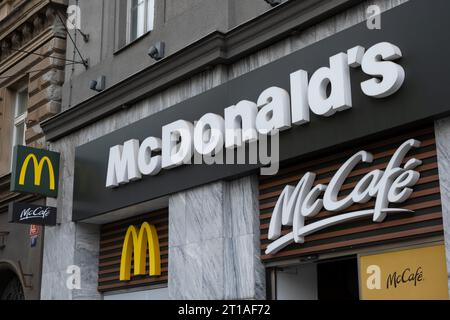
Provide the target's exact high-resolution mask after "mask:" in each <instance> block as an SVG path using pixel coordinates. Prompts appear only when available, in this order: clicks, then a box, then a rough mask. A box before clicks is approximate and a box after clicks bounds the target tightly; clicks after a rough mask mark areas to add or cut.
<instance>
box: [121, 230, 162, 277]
mask: <svg viewBox="0 0 450 320" xmlns="http://www.w3.org/2000/svg"><path fill="white" fill-rule="evenodd" d="M147 252H148V264H149V275H150V276H159V275H161V256H160V251H159V240H158V234H157V232H156V228H155V226H154V225H151V224H148V223H147V222H144V223H143V224H142V226H141V228H140V229H139V232H138V231H137V229H136V228H135V227H134V226H129V227H128V229H127V232H126V234H125V239H124V241H123V247H122V256H121V259H120V281H127V280H130V278H131V258H132V256H134V275H135V276H137V275H144V274H145V266H146V256H147Z"/></svg>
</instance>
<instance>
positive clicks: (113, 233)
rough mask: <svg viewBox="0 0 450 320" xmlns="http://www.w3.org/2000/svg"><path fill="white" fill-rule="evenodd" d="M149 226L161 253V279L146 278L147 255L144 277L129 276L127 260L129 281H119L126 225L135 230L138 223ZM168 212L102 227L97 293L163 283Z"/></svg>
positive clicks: (166, 263) (154, 213)
mask: <svg viewBox="0 0 450 320" xmlns="http://www.w3.org/2000/svg"><path fill="white" fill-rule="evenodd" d="M144 222H148V223H149V224H153V225H154V226H155V228H156V230H157V232H158V239H159V246H160V252H161V276H158V277H150V276H149V275H148V252H147V260H146V261H147V264H146V265H147V267H146V272H147V275H145V276H133V268H134V266H133V263H134V260H132V261H131V279H130V281H120V280H119V272H120V259H121V255H122V246H123V240H124V238H125V233H126V232H127V229H128V227H129V226H130V225H134V226H135V227H136V228H138V229H137V230H139V228H140V227H141V225H142V223H144ZM168 232H169V228H168V210H167V209H162V210H158V211H154V212H151V213H148V214H145V215H142V216H138V217H133V218H130V219H126V220H122V221H118V222H114V223H110V224H106V225H103V226H102V228H101V236H100V257H99V273H98V276H99V279H98V290H99V291H101V292H105V291H113V290H121V289H127V288H134V287H139V286H148V285H153V284H162V283H167V272H168V270H167V265H168V250H169V249H168Z"/></svg>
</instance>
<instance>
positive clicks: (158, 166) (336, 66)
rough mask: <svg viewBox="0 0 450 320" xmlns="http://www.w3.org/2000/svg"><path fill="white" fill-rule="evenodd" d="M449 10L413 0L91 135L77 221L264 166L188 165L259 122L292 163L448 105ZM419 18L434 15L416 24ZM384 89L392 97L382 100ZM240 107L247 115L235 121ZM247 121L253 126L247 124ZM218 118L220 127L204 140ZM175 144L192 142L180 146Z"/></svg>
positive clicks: (79, 152)
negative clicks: (375, 20)
mask: <svg viewBox="0 0 450 320" xmlns="http://www.w3.org/2000/svg"><path fill="white" fill-rule="evenodd" d="M449 10H450V3H449V2H448V1H435V3H434V5H433V6H429V5H427V4H426V2H423V1H408V2H407V3H405V4H402V5H401V6H398V7H395V8H393V9H391V10H388V11H387V12H385V13H383V28H382V29H380V30H377V31H376V32H374V31H373V30H369V29H368V28H367V24H366V23H365V22H363V23H361V24H358V25H355V26H353V27H350V28H347V29H345V30H343V31H341V32H338V33H336V34H334V35H332V36H330V37H325V38H324V39H323V40H321V41H318V42H316V43H314V44H311V45H308V46H306V47H304V48H302V49H301V50H297V51H295V52H293V53H291V54H289V55H286V56H283V57H281V58H279V59H276V60H274V61H273V62H270V63H267V64H265V65H263V66H261V67H259V68H256V69H254V70H252V71H250V72H247V73H245V74H243V75H241V76H237V77H234V76H233V77H232V79H230V80H229V81H226V82H225V83H223V84H220V85H217V86H213V87H212V88H210V89H209V90H206V91H205V92H202V93H199V94H195V95H193V96H192V97H191V98H189V99H183V101H181V102H180V103H177V104H175V105H171V104H170V102H167V101H172V100H171V99H163V100H161V101H162V103H163V104H164V106H161V107H164V108H163V110H161V111H159V112H156V113H153V114H152V115H150V116H148V117H145V118H142V119H140V120H138V121H135V122H133V123H132V124H130V125H128V126H124V127H121V128H119V129H117V130H115V131H113V132H111V133H108V134H106V135H103V136H100V137H98V138H96V139H89V142H88V143H86V144H83V145H81V146H78V147H77V148H76V154H75V172H74V195H73V202H74V206H73V220H74V221H84V220H89V219H94V218H95V217H97V216H99V215H102V214H105V213H109V212H119V210H124V209H125V208H129V207H132V206H136V205H140V204H143V203H147V202H149V201H154V200H155V201H156V200H157V199H160V198H161V197H165V196H168V195H171V194H174V193H177V192H181V191H184V190H189V189H192V188H195V187H198V186H201V185H206V184H209V183H212V182H215V181H219V180H228V179H235V178H238V177H243V176H245V175H249V174H256V173H258V172H259V170H260V169H261V168H264V167H265V164H264V163H263V162H262V161H259V162H257V163H250V162H249V161H245V162H244V164H242V163H237V161H236V162H235V163H233V164H226V165H223V164H219V163H216V164H212V165H210V164H206V163H203V164H198V165H197V164H196V165H184V164H185V162H187V159H189V158H190V155H191V153H192V152H193V153H194V157H192V158H193V160H195V156H196V154H197V153H198V151H199V150H200V151H201V152H204V153H209V151H211V150H212V149H214V148H213V147H219V148H220V147H222V150H223V151H224V152H227V151H228V150H234V151H236V150H238V148H237V147H236V145H239V144H241V143H242V145H247V144H245V143H244V142H248V141H252V140H253V139H255V131H256V133H257V134H258V141H256V142H255V143H257V144H258V145H260V143H261V141H262V140H263V139H264V138H267V137H271V136H270V133H272V132H274V131H276V130H282V132H281V133H280V134H279V150H278V151H279V163H280V164H283V163H288V162H289V163H292V162H294V161H301V160H302V159H306V158H310V157H314V156H316V155H318V156H320V154H323V153H324V151H325V150H328V151H329V152H335V151H336V150H338V149H340V148H345V147H347V146H349V145H354V144H355V143H356V142H358V141H362V139H371V140H373V139H374V138H378V139H384V138H385V137H386V136H390V135H395V134H396V132H399V131H402V130H403V129H406V127H408V126H412V124H420V123H424V122H425V121H430V120H432V119H438V118H441V117H444V116H448V115H449V114H450V107H449V104H448V95H447V91H448V90H447V87H448V86H447V79H448V71H447V70H446V68H443V67H442V61H447V60H448V57H449V56H450V44H449V42H448V41H441V40H440V39H439V38H438V37H436V34H439V30H448V29H450V20H449V19H447V16H446V15H445V13H446V12H448V11H449ZM411 17H416V19H411ZM398 21H403V22H404V23H402V24H401V25H399V23H398ZM415 21H434V23H433V24H426V25H424V26H421V28H417V26H416V22H415ZM411 30H414V32H411ZM364 48H365V50H364ZM430 48H432V50H431V49H430ZM377 53H378V54H379V55H377ZM374 54H375V55H376V57H374V56H373V55H374ZM400 55H401V57H400ZM382 57H384V58H382ZM244 64H245V63H244ZM359 65H360V67H359ZM376 65H378V66H380V67H381V68H376V67H375V66H376ZM230 68H231V69H230V70H234V69H233V67H230ZM385 68H386V70H388V71H387V72H386V73H385V71H384V70H385ZM375 69H377V70H375ZM430 70H433V77H432V78H430V76H429V75H430ZM403 72H404V77H403ZM307 73H308V74H307ZM232 74H233V72H232ZM349 78H350V80H351V85H350V86H349V82H348V79H349ZM329 84H331V85H329ZM324 88H326V90H324ZM349 88H350V89H349ZM396 90H398V91H396ZM395 91H396V92H395ZM394 92H395V93H394ZM325 93H326V95H325ZM148 94H149V96H151V95H153V92H149V93H148ZM383 96H388V97H387V98H382V99H379V98H381V97H383ZM270 98H272V100H270ZM152 101H155V100H152ZM166 102H167V103H166ZM124 103H125V102H124ZM133 103H134V101H133V102H130V103H129V104H126V105H124V106H126V107H129V108H130V109H127V110H129V111H127V112H126V113H124V114H123V115H122V116H123V117H126V114H127V113H128V112H130V114H134V115H135V113H134V112H135V111H136V110H137V109H136V108H135V107H133ZM143 103H144V104H145V103H153V102H150V100H148V101H147V100H144V102H143ZM350 106H351V107H350ZM68 112H69V111H68ZM333 113H334V114H333ZM236 114H242V115H241V117H242V116H244V118H243V119H242V120H243V121H238V122H237V123H233V120H234V119H236V118H235V115H236ZM308 117H309V118H308ZM241 123H242V126H243V128H244V129H246V128H247V129H250V130H249V131H248V132H247V131H246V132H239V130H238V129H239V128H240V127H239V126H240V125H241ZM207 124H209V126H208V125H207ZM211 124H212V125H213V127H215V128H219V131H218V133H219V134H218V135H209V134H205V136H206V137H205V136H204V140H203V141H202V140H201V139H200V140H198V139H197V138H196V136H197V135H198V136H200V135H201V133H208V132H209V131H208V130H209V127H210V125H211ZM233 125H236V126H233ZM238 125H239V126H238ZM222 128H223V130H225V129H231V131H229V130H226V131H222ZM236 128H237V129H236ZM182 129H184V131H185V132H184V131H183V133H180V132H181V131H182ZM235 129H236V130H235ZM238 133H239V134H238ZM210 138H211V139H210ZM213 138H214V139H213ZM233 138H237V139H236V140H233ZM239 138H241V139H239ZM175 139H177V140H175ZM180 139H181V140H180ZM177 142H179V143H178V144H177ZM174 145H176V146H177V147H178V146H181V145H183V146H185V148H175V149H171V147H172V146H174ZM208 147H210V148H208ZM159 148H161V150H160V151H158V150H159ZM233 148H234V149H233ZM178 151H179V152H178ZM235 153H237V152H235ZM185 160H186V161H185ZM245 160H247V159H245ZM258 160H261V159H258ZM191 162H192V161H191ZM194 162H195V161H194ZM135 180H137V181H135Z"/></svg>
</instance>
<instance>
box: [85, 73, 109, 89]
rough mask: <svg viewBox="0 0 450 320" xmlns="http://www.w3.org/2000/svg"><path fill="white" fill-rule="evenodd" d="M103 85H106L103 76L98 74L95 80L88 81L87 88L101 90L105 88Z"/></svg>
mask: <svg viewBox="0 0 450 320" xmlns="http://www.w3.org/2000/svg"><path fill="white" fill-rule="evenodd" d="M105 86H106V77H105V76H100V77H98V78H97V80H91V82H89V88H90V89H91V90H94V91H97V92H102V91H103V90H105Z"/></svg>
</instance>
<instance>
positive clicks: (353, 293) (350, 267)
mask: <svg viewBox="0 0 450 320" xmlns="http://www.w3.org/2000/svg"><path fill="white" fill-rule="evenodd" d="M317 287H318V298H319V300H358V299H359V289H358V262H357V258H356V256H355V257H348V258H341V259H337V260H328V261H323V262H319V263H318V264H317Z"/></svg>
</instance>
